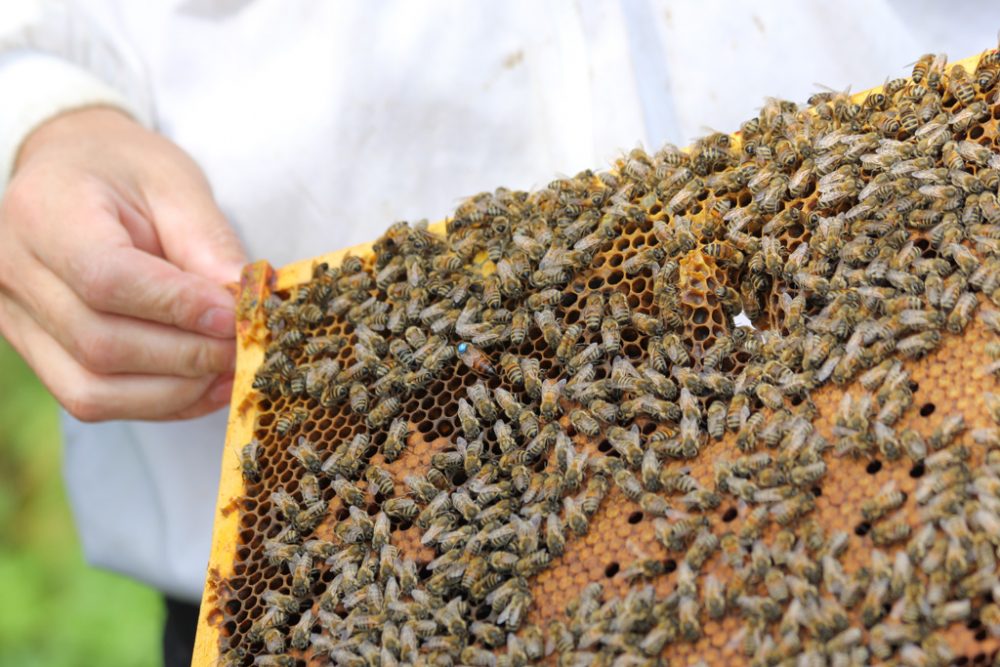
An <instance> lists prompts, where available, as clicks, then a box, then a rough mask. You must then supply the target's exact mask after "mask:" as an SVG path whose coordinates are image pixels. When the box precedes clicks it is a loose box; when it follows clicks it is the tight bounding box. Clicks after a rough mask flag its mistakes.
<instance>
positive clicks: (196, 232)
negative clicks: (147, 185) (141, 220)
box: [153, 183, 247, 284]
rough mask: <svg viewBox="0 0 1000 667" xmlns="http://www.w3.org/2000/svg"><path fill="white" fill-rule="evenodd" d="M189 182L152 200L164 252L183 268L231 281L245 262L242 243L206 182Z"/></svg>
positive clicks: (221, 281) (168, 258)
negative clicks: (185, 185)
mask: <svg viewBox="0 0 1000 667" xmlns="http://www.w3.org/2000/svg"><path fill="white" fill-rule="evenodd" d="M193 185H194V187H191V188H185V189H184V191H181V190H175V191H174V192H173V193H172V196H171V197H170V198H169V199H164V200H161V201H158V202H154V203H153V216H154V218H155V223H154V224H155V225H156V228H157V232H158V234H159V238H160V245H161V247H162V248H163V252H164V255H165V257H166V259H167V260H168V261H170V262H171V263H172V264H175V265H176V266H178V267H180V268H181V269H183V270H184V271H188V272H190V273H194V274H197V275H200V276H202V277H204V278H207V279H209V280H211V281H213V282H216V283H218V284H225V283H231V282H235V281H237V280H239V277H240V271H241V270H242V268H243V266H244V265H245V264H246V263H247V257H246V253H245V251H244V250H243V244H242V243H240V240H239V237H238V236H237V235H236V231H235V230H234V229H233V227H232V226H231V225H230V224H229V221H228V220H226V216H225V215H224V214H223V213H222V211H221V210H219V207H218V205H217V204H216V203H215V199H214V198H213V196H212V193H211V191H210V190H209V188H208V186H207V184H204V185H202V184H199V183H195V184H193Z"/></svg>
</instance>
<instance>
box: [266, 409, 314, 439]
mask: <svg viewBox="0 0 1000 667" xmlns="http://www.w3.org/2000/svg"><path fill="white" fill-rule="evenodd" d="M308 416H309V413H308V412H307V411H306V409H305V408H301V407H295V408H292V409H291V410H287V411H285V412H283V413H281V415H280V416H279V417H278V419H277V420H275V422H274V430H275V431H276V432H277V434H278V435H287V434H288V433H289V432H290V431H291V430H292V429H294V428H296V427H298V426H299V425H300V424H302V422H304V421H305V420H306V417H308Z"/></svg>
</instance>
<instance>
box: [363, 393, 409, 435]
mask: <svg viewBox="0 0 1000 667" xmlns="http://www.w3.org/2000/svg"><path fill="white" fill-rule="evenodd" d="M401 409H402V403H401V402H400V401H399V399H398V398H396V397H395V396H387V397H386V398H383V399H382V400H381V401H379V402H378V403H376V404H375V407H373V408H372V409H371V411H369V413H368V416H367V422H368V426H369V428H373V429H376V428H380V427H381V426H382V425H383V424H385V423H386V422H387V421H389V420H390V419H392V418H394V417H395V416H396V415H398V414H399V411H400V410H401Z"/></svg>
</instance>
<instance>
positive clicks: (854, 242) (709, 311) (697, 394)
mask: <svg viewBox="0 0 1000 667" xmlns="http://www.w3.org/2000/svg"><path fill="white" fill-rule="evenodd" d="M998 66H1000V56H998V55H997V53H996V52H994V51H990V52H987V53H985V54H984V55H983V56H982V57H981V58H979V59H972V60H970V61H965V62H964V63H962V64H960V65H958V66H956V67H958V69H954V68H946V66H945V63H944V62H943V61H942V60H940V59H934V58H931V57H925V58H922V59H921V60H920V61H918V64H917V65H916V66H915V68H914V72H913V76H912V77H910V78H908V79H900V80H894V81H890V82H887V84H886V86H885V87H884V88H882V89H878V90H876V91H872V92H870V93H866V94H865V93H863V94H861V95H858V96H854V97H853V98H850V97H847V96H846V95H840V94H829V95H823V96H817V97H816V98H815V99H813V100H811V101H810V106H808V107H805V108H799V107H797V106H796V105H793V104H790V103H785V102H780V101H777V100H768V101H767V103H766V104H765V106H764V108H763V109H762V111H761V113H760V115H759V116H758V117H757V118H756V119H752V120H751V121H749V122H748V123H746V124H744V126H743V127H742V130H741V133H740V135H739V136H737V137H728V136H725V135H713V136H710V137H706V138H705V139H703V140H701V141H699V142H698V143H697V144H696V145H695V146H694V147H693V148H692V149H690V150H689V151H679V150H677V149H675V148H673V147H670V146H668V147H665V148H664V149H662V150H661V151H659V152H658V153H656V154H655V155H652V156H649V155H646V154H645V153H643V152H642V151H638V150H636V151H632V152H631V153H630V154H629V155H627V156H626V157H624V158H623V159H622V160H620V161H619V162H618V163H617V164H616V165H614V168H613V169H612V171H610V172H607V173H601V174H595V173H591V172H582V173H581V174H578V175H577V176H575V177H573V178H571V179H562V180H559V181H555V182H553V183H552V184H550V185H549V186H548V187H547V188H545V189H543V190H540V191H538V192H534V193H520V192H512V191H508V190H504V189H502V188H501V189H498V190H497V191H496V192H495V193H488V194H487V193H484V194H482V195H479V196H477V197H474V198H472V199H470V200H469V201H468V202H466V203H464V204H463V205H462V206H460V207H459V208H458V210H457V211H456V213H455V215H454V217H453V218H451V219H449V220H448V221H447V223H446V226H445V227H446V228H445V229H442V228H441V227H440V226H431V227H426V226H425V225H422V224H418V225H414V226H410V225H407V224H405V223H397V224H396V225H393V227H392V228H390V230H389V231H388V232H387V233H386V235H385V236H383V237H382V238H381V239H379V240H378V241H377V242H376V243H374V244H373V245H371V246H367V247H365V248H358V249H354V250H353V251H352V252H340V253H336V254H334V255H332V256H329V257H326V258H320V259H317V260H315V261H312V262H307V263H302V264H299V265H294V266H292V267H288V268H286V269H284V270H282V271H281V272H279V273H278V274H277V275H274V274H272V272H271V271H270V269H269V268H268V267H266V266H260V265H258V266H254V267H251V269H250V270H248V272H246V273H245V276H244V284H243V286H242V297H241V302H240V326H239V334H240V346H241V347H240V358H239V368H238V371H237V390H236V396H237V397H238V399H237V400H235V401H234V408H233V412H232V415H231V424H230V429H229V434H228V437H227V440H228V443H227V444H228V446H227V452H226V458H225V461H224V475H223V482H222V488H221V490H220V502H219V514H218V518H217V522H216V539H215V544H214V548H213V555H212V562H211V569H210V577H209V582H208V586H207V588H206V596H205V600H204V602H203V605H202V622H201V625H200V627H199V636H198V652H197V654H196V663H198V664H213V663H216V662H217V663H219V664H231V665H241V664H259V665H296V664H306V663H308V664H338V665H341V664H343V665H392V664H435V665H436V664H442V665H450V664H476V665H479V664H482V665H494V664H496V665H520V664H527V663H535V662H549V663H553V664H566V665H590V664H609V665H610V664H614V665H632V664H666V663H667V662H670V664H682V665H683V664H691V665H694V664H699V662H703V663H705V664H709V665H729V664H742V663H747V664H761V665H763V664H779V663H782V662H788V663H789V664H806V665H811V664H825V663H826V662H827V661H830V662H832V663H833V664H868V663H875V662H887V663H899V664H917V665H938V664H948V663H952V662H957V663H974V664H979V663H985V662H987V661H992V660H994V659H995V658H996V655H997V651H998V649H1000V607H998V604H1000V578H998V571H997V546H998V545H1000V430H998V420H1000V398H998V396H997V394H1000V391H998V389H997V374H998V372H1000V363H998V358H1000V342H998V338H997V332H998V328H1000V313H998V311H997V310H996V308H997V307H1000V270H998V269H1000V204H998V203H997V196H996V193H997V189H998V185H1000V175H998V172H997V168H998V167H1000V155H998V152H997V139H996V135H997V132H996V126H997V118H998V117H1000V105H998V104H997V99H996V98H997V95H996V90H995V83H996V78H997V72H998ZM741 313H742V315H743V316H745V317H746V318H748V320H749V321H750V322H752V324H753V326H750V325H749V324H747V320H743V319H738V317H737V316H739V315H740V314H741Z"/></svg>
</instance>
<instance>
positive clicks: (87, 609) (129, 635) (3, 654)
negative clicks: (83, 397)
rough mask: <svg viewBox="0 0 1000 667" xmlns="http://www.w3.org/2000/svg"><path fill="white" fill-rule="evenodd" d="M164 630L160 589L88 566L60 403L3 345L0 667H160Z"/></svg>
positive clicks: (0, 345) (0, 389)
mask: <svg viewBox="0 0 1000 667" xmlns="http://www.w3.org/2000/svg"><path fill="white" fill-rule="evenodd" d="M108 509H109V511H113V508H108ZM162 624H163V604H162V602H161V601H160V596H159V595H158V594H157V593H156V592H155V591H153V590H152V589H150V588H148V587H145V586H142V585H141V584H138V583H135V582H133V581H131V580H129V579H125V578H124V577H120V576H116V575H114V574H110V573H108V572H104V571H100V570H95V569H93V568H90V567H88V566H87V564H86V563H84V561H83V555H82V553H81V550H80V544H79V541H78V539H77V536H76V529H75V527H74V525H73V518H72V515H71V514H70V509H69V505H68V502H67V499H66V490H65V488H64V486H63V481H62V443H61V438H60V434H59V424H58V418H57V412H56V403H55V401H54V400H53V399H52V397H51V396H49V394H48V393H47V392H46V391H45V389H44V388H43V387H42V385H41V384H40V383H39V382H38V380H37V379H36V378H35V376H34V375H33V374H32V372H31V370H30V369H29V368H28V367H27V366H26V365H25V364H24V363H23V362H22V361H21V359H20V358H19V357H18V356H17V355H16V354H15V353H14V352H13V351H12V350H11V348H10V347H9V346H8V345H7V344H6V343H5V342H4V341H3V339H0V667H6V666H7V665H18V666H19V667H33V666H35V665H45V666H49V665H53V666H63V665H66V666H69V665H74V666H75V665H81V666H83V665H86V666H87V667H93V666H95V665H101V666H103V667H117V666H119V665H120V666H125V665H128V666H138V665H142V666H146V665H159V664H160V663H161V655H160V654H161V645H160V632H161V628H162Z"/></svg>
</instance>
